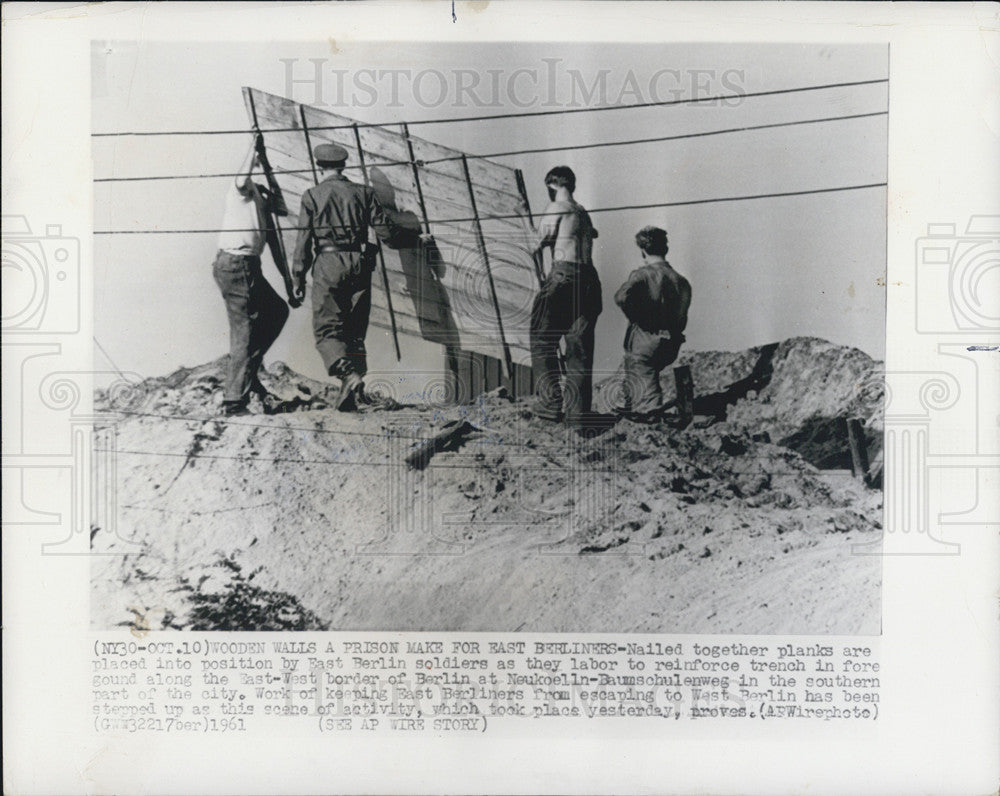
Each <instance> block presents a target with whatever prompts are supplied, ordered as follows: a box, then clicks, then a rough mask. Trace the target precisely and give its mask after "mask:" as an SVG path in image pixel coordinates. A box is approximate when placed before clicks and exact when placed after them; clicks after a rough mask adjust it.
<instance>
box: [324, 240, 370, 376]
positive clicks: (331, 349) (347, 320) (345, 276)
mask: <svg viewBox="0 0 1000 796" xmlns="http://www.w3.org/2000/svg"><path fill="white" fill-rule="evenodd" d="M374 263H375V259H374V257H370V256H365V257H363V256H362V255H361V253H360V252H339V251H338V252H321V253H320V254H319V256H318V257H317V258H316V262H315V264H314V265H313V286H312V308H313V334H314V336H315V338H316V349H317V350H318V351H319V355H320V356H321V357H322V358H323V365H324V366H325V367H326V372H327V373H328V374H330V375H331V376H337V377H343V376H346V375H347V374H348V373H357V374H358V375H359V376H364V375H365V373H367V372H368V363H367V357H366V351H365V335H366V334H367V333H368V318H369V316H370V315H371V308H372V269H373V266H374Z"/></svg>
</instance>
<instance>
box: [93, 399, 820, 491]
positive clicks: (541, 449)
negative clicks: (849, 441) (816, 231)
mask: <svg viewBox="0 0 1000 796" xmlns="http://www.w3.org/2000/svg"><path fill="white" fill-rule="evenodd" d="M110 414H112V415H130V416H133V417H152V418H157V419H160V420H179V421H181V422H187V423H209V422H214V423H220V424H222V425H225V426H234V427H237V428H263V429H265V430H268V431H289V432H296V433H307V434H335V435H346V436H357V437H366V438H369V439H385V440H389V439H399V440H411V441H413V442H430V441H431V440H432V439H433V438H434V434H433V433H431V434H430V435H429V436H416V435H407V434H394V433H388V430H386V431H384V432H383V433H375V432H371V431H353V430H350V429H339V428H336V429H332V428H306V427H305V426H285V425H274V424H270V423H245V422H236V421H233V420H230V419H228V418H225V417H192V416H188V415H163V414H157V413H155V412H134V411H130V410H119V411H114V412H111V413H110ZM459 419H464V418H459ZM466 422H468V420H467V419H466ZM616 422H617V421H616ZM470 425H472V428H473V429H474V430H475V431H477V432H479V433H482V434H486V435H497V434H499V433H500V429H491V428H487V427H480V426H477V425H473V424H471V423H470ZM609 429H610V427H609ZM440 430H441V429H437V431H440ZM596 439H597V441H598V443H601V442H602V440H601V439H600V437H598V438H596ZM589 441H593V440H584V439H580V440H579V441H578V445H579V447H578V448H577V449H576V452H578V453H586V452H589V451H590V450H592V447H591V446H588V445H586V444H584V443H585V442H589ZM495 444H496V445H497V446H498V447H501V448H506V449H509V448H511V447H515V448H523V449H525V450H528V451H530V452H534V453H550V452H557V453H566V452H567V451H572V447H570V446H566V445H562V446H555V445H531V446H528V445H526V444H524V443H521V444H520V445H516V444H515V445H511V444H510V443H508V442H503V441H501V442H497V443H495ZM361 446H362V443H359V444H358V445H355V446H354V449H357V448H358V447H361ZM364 447H367V445H364ZM369 449H370V448H369ZM115 451H117V449H115ZM118 452H121V453H135V454H146V455H151V456H152V455H159V456H183V455H185V454H182V453H176V452H165V453H161V452H157V451H118ZM345 452H346V451H340V453H345ZM613 452H614V453H618V454H643V453H648V451H645V450H640V449H637V448H621V447H618V446H614V448H613ZM218 458H233V459H247V460H251V461H298V460H295V459H263V458H259V457H256V456H243V457H239V456H233V457H224V456H220V457H218ZM747 458H750V459H754V458H757V459H766V458H771V457H770V455H769V454H763V455H756V456H755V455H752V454H751V455H748V456H747ZM306 463H308V464H316V463H326V462H325V461H324V460H306ZM329 463H331V464H342V463H343V462H329ZM374 464H379V463H374ZM385 464H393V463H392V462H386V463H385ZM496 466H501V465H499V464H498V465H496ZM463 467H464V466H463ZM731 472H733V473H734V474H737V475H738V474H741V473H746V472H751V473H756V472H760V470H757V469H752V468H751V469H749V470H732V471H731ZM769 472H770V473H771V474H772V475H796V474H801V472H800V471H796V470H787V471H777V470H774V471H769Z"/></svg>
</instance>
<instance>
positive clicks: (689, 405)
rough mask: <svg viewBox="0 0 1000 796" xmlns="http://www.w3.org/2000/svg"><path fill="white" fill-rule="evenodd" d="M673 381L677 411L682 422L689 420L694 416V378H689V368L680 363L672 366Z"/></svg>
mask: <svg viewBox="0 0 1000 796" xmlns="http://www.w3.org/2000/svg"><path fill="white" fill-rule="evenodd" d="M674 382H675V384H676V387H677V399H676V404H677V413H678V414H679V415H680V419H681V421H683V422H690V420H691V418H692V417H694V380H693V379H692V378H691V368H690V367H688V366H687V365H681V366H680V367H677V368H674Z"/></svg>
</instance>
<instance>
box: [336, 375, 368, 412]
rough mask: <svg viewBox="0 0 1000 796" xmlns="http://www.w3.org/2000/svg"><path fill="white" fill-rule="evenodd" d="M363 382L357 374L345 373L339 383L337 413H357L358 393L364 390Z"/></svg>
mask: <svg viewBox="0 0 1000 796" xmlns="http://www.w3.org/2000/svg"><path fill="white" fill-rule="evenodd" d="M364 387H365V385H364V382H363V381H362V380H361V377H360V376H359V375H358V374H357V373H347V374H345V375H344V377H343V378H342V379H341V381H340V392H339V393H338V394H337V411H339V412H356V411H358V392H359V391H363V390H364Z"/></svg>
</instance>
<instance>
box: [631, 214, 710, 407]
mask: <svg viewBox="0 0 1000 796" xmlns="http://www.w3.org/2000/svg"><path fill="white" fill-rule="evenodd" d="M635 242H636V245H637V246H638V247H639V251H640V252H641V253H642V260H643V266H642V268H637V269H636V270H634V271H633V272H632V273H631V274H629V277H628V279H627V280H625V284H623V285H622V286H621V287H620V288H618V292H617V293H615V303H616V304H617V305H618V306H619V307H620V308H621V310H622V312H623V313H625V317H626V318H628V321H629V325H628V331H627V332H626V333H625V358H624V371H625V382H624V392H625V396H624V397H625V405H624V406H623V407H621V408H622V409H623V410H624V411H626V412H631V413H633V414H636V415H642V414H646V413H649V412H653V411H656V410H657V409H659V408H660V403H661V401H662V399H663V394H662V392H661V389H660V371H662V370H663V369H664V368H665V367H667V365H669V364H671V363H672V362H673V361H674V360H675V359H677V353H678V351H679V350H680V347H681V344H682V343H683V342H684V339H685V338H684V327H685V326H687V318H688V308H689V307H690V306H691V284H690V283H689V282H688V281H687V279H685V278H684V277H683V276H681V275H680V274H679V273H677V272H676V271H675V270H674V269H673V268H672V267H671V266H670V264H669V263H668V262H667V260H666V256H667V232H666V230H664V229H660V228H659V227H643V228H642V229H641V230H639V233H638V234H637V235H636V236H635Z"/></svg>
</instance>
